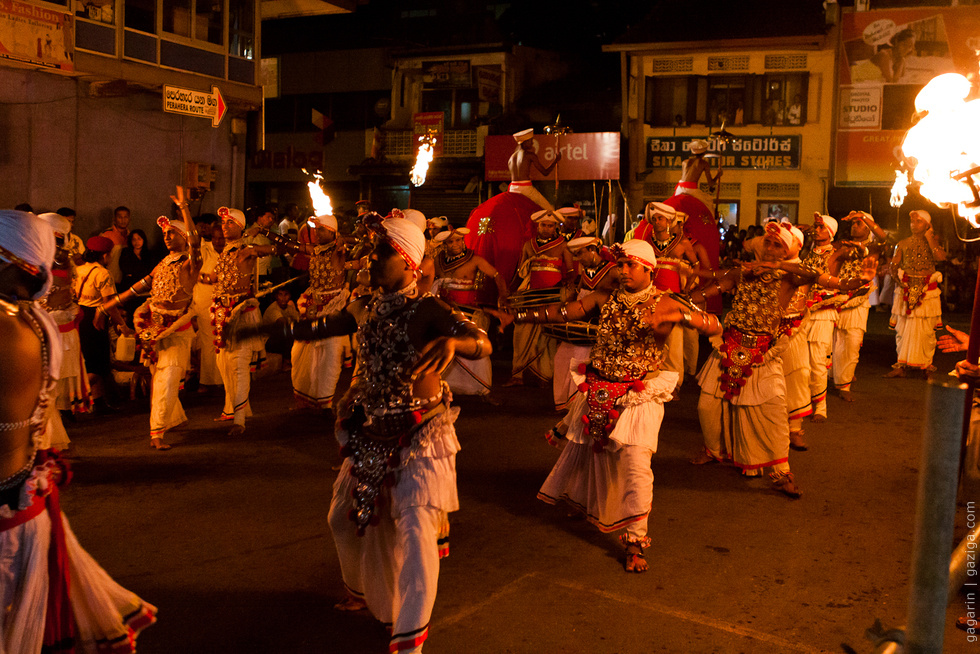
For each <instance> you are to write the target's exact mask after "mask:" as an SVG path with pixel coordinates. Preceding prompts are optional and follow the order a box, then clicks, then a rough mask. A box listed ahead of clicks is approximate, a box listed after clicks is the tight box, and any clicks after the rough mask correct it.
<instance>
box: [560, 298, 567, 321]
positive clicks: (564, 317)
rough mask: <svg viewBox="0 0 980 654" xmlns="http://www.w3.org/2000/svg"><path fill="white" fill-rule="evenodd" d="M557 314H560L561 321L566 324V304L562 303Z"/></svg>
mask: <svg viewBox="0 0 980 654" xmlns="http://www.w3.org/2000/svg"><path fill="white" fill-rule="evenodd" d="M558 313H560V314H561V317H562V319H563V320H564V321H565V322H568V303H567V302H565V303H563V304H562V305H561V306H560V307H558Z"/></svg>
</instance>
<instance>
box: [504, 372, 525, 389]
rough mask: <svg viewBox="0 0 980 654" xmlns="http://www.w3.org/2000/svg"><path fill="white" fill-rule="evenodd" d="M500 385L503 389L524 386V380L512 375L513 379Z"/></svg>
mask: <svg viewBox="0 0 980 654" xmlns="http://www.w3.org/2000/svg"><path fill="white" fill-rule="evenodd" d="M501 385H502V386H503V387H504V388H508V387H510V386H523V385H524V380H523V379H521V378H520V377H519V376H518V375H514V376H513V377H511V378H510V379H508V380H507V381H505V382H504V383H503V384H501Z"/></svg>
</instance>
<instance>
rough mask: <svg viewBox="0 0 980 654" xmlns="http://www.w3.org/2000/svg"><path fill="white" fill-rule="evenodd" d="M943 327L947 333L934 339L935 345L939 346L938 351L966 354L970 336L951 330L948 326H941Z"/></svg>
mask: <svg viewBox="0 0 980 654" xmlns="http://www.w3.org/2000/svg"><path fill="white" fill-rule="evenodd" d="M943 327H945V328H946V331H947V332H949V333H948V334H943V335H942V336H940V337H939V338H938V339H936V345H938V346H939V349H940V350H942V351H943V352H966V349H967V347H968V346H969V344H970V335H969V334H967V333H966V332H961V331H960V330H958V329H953V328H952V327H950V326H949V325H943Z"/></svg>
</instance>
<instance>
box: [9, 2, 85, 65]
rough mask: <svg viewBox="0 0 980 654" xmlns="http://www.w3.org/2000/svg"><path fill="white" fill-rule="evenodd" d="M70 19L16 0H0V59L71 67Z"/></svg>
mask: <svg viewBox="0 0 980 654" xmlns="http://www.w3.org/2000/svg"><path fill="white" fill-rule="evenodd" d="M73 21H74V18H73V16H72V15H71V14H66V13H64V12H62V11H58V10H55V9H45V8H43V7H38V6H36V5H31V4H28V3H26V2H17V0H0V58H3V59H12V60H15V61H23V62H26V63H29V64H35V65H38V66H47V67H49V68H58V69H60V70H74V69H75V65H74V63H73V62H74V58H75V33H74V27H75V24H74V22H73Z"/></svg>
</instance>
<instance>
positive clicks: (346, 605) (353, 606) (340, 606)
mask: <svg viewBox="0 0 980 654" xmlns="http://www.w3.org/2000/svg"><path fill="white" fill-rule="evenodd" d="M333 608H334V609H335V610H337V611H363V610H364V609H366V608H367V603H366V602H365V601H364V600H362V599H358V598H356V597H347V598H346V599H345V600H344V601H343V602H338V603H337V604H334V605H333Z"/></svg>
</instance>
